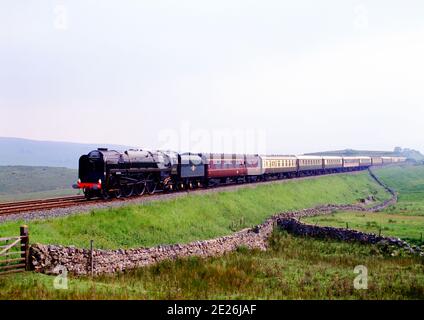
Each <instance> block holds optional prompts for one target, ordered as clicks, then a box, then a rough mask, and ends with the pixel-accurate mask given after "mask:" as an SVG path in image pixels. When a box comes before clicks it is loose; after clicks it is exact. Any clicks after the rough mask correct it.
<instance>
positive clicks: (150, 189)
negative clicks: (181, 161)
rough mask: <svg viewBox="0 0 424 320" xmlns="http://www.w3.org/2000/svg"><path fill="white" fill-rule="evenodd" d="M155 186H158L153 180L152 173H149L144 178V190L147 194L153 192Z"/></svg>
mask: <svg viewBox="0 0 424 320" xmlns="http://www.w3.org/2000/svg"><path fill="white" fill-rule="evenodd" d="M157 186H158V184H157V182H156V181H155V177H154V176H153V175H152V174H149V176H148V177H147V179H146V191H147V192H148V193H149V194H154V193H155V191H156V188H157Z"/></svg>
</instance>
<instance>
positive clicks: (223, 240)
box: [30, 172, 414, 275]
mask: <svg viewBox="0 0 424 320" xmlns="http://www.w3.org/2000/svg"><path fill="white" fill-rule="evenodd" d="M371 176H373V177H374V179H376V181H377V182H378V183H380V184H381V185H383V187H385V188H386V189H387V190H388V191H389V192H390V193H391V194H392V198H391V199H389V200H387V201H385V202H383V203H381V204H378V205H376V206H373V207H367V206H365V205H324V206H319V207H315V208H310V209H304V210H298V211H291V212H284V213H281V214H278V215H274V216H273V217H271V218H269V219H267V220H266V221H265V222H264V223H262V224H260V225H258V226H256V227H254V228H249V229H244V230H241V231H238V232H236V233H234V234H232V235H228V236H224V237H220V238H216V239H212V240H205V241H195V242H191V243H188V244H175V245H160V246H156V247H152V248H138V249H126V250H124V249H118V250H98V249H95V250H92V251H91V250H88V249H80V248H75V247H72V246H70V247H64V246H58V245H44V244H34V245H32V246H31V248H30V259H31V264H32V267H33V269H34V270H36V271H38V272H44V273H55V272H54V270H55V269H56V267H57V266H63V267H65V268H66V269H67V271H68V272H70V273H72V274H75V275H87V274H93V275H100V274H110V273H115V272H123V271H126V270H130V269H134V268H139V267H144V266H148V265H152V264H155V263H158V262H160V261H164V260H167V259H171V260H172V259H177V258H184V257H189V256H199V257H210V256H219V255H222V254H225V253H228V252H230V251H234V250H236V249H237V248H239V247H241V246H244V247H247V248H250V249H259V250H266V248H267V243H268V241H267V240H268V238H269V236H270V235H271V233H272V231H273V229H274V227H275V226H279V227H280V228H283V229H285V230H287V231H288V232H291V233H293V234H297V235H304V236H312V237H325V238H332V239H339V240H343V241H345V240H348V241H359V242H362V243H377V242H379V241H383V240H384V241H389V242H390V244H393V245H398V246H402V247H406V246H407V244H406V243H405V242H403V241H401V240H400V239H392V238H384V237H378V236H376V235H372V234H365V233H362V232H358V231H354V230H347V229H340V228H329V227H317V226H312V225H307V224H303V223H301V222H300V221H299V219H301V218H302V217H310V216H315V215H323V214H331V213H333V212H334V211H337V210H355V211H364V212H367V211H369V212H372V211H378V210H380V209H382V208H385V207H387V206H389V205H391V204H394V203H396V200H397V197H396V193H395V192H394V191H393V190H391V189H389V188H387V187H386V186H385V185H384V184H382V182H381V181H379V180H378V178H377V177H375V176H374V175H373V174H372V172H371ZM409 249H410V251H411V252H412V251H414V250H413V249H412V248H411V247H409ZM56 270H58V269H56Z"/></svg>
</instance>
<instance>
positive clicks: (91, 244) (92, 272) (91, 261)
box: [90, 240, 94, 276]
mask: <svg viewBox="0 0 424 320" xmlns="http://www.w3.org/2000/svg"><path fill="white" fill-rule="evenodd" d="M90 263H91V276H93V275H94V259H93V240H90Z"/></svg>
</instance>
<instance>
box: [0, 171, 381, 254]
mask: <svg viewBox="0 0 424 320" xmlns="http://www.w3.org/2000/svg"><path fill="white" fill-rule="evenodd" d="M371 194H372V195H374V196H375V197H376V198H377V199H378V200H383V199H387V198H388V197H389V194H388V193H387V192H386V191H385V190H384V189H383V188H381V187H380V186H379V185H377V184H376V183H375V182H374V181H373V180H372V179H371V178H370V177H369V175H368V174H367V173H366V172H362V173H358V174H355V175H337V176H325V177H320V178H318V179H309V180H290V181H287V182H285V183H273V184H269V185H260V186H257V187H255V188H242V189H239V190H237V191H232V192H219V193H210V194H202V195H189V196H187V197H181V198H177V199H173V200H167V201H158V202H149V203H146V204H144V205H130V206H125V207H121V208H111V209H102V210H93V211H91V212H89V213H86V214H79V215H74V216H68V217H62V218H54V219H49V220H38V221H30V222H29V223H28V224H29V228H30V240H31V242H33V243H34V242H41V243H50V244H62V245H76V246H77V247H88V246H89V241H90V239H93V240H94V245H95V247H97V248H129V247H140V246H153V245H158V244H171V243H185V242H190V241H194V240H201V239H210V238H214V237H218V236H222V235H227V234H230V233H232V232H234V231H235V230H239V229H242V228H245V227H251V226H253V225H256V224H259V223H262V222H263V221H264V220H265V219H266V218H267V217H269V216H271V215H272V214H274V213H278V212H281V211H286V210H292V209H301V208H309V207H313V206H316V205H320V204H327V203H333V204H346V203H355V202H357V201H358V199H360V198H365V197H367V196H369V195H371ZM23 223H24V221H17V222H7V223H4V224H1V225H0V236H1V235H4V236H8V235H14V234H16V233H17V230H19V225H21V224H23Z"/></svg>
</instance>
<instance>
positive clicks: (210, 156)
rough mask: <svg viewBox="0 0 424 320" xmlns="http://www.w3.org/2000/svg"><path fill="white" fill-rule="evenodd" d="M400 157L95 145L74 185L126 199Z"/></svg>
mask: <svg viewBox="0 0 424 320" xmlns="http://www.w3.org/2000/svg"><path fill="white" fill-rule="evenodd" d="M405 161H406V158H404V157H375V156H369V157H368V156H357V157H354V156H350V157H341V156H340V157H339V156H307V155H300V156H295V155H259V154H226V153H190V152H187V153H177V152H174V151H163V150H156V151H150V150H142V149H129V150H126V151H124V152H118V151H116V150H108V149H107V148H98V149H97V150H93V151H91V152H89V153H88V154H86V155H82V156H81V157H80V158H79V164H78V181H77V183H76V184H74V185H73V187H74V188H75V189H80V190H82V191H83V193H84V196H85V197H86V198H87V199H91V198H97V197H98V198H102V199H105V200H106V199H109V198H127V197H131V196H140V195H143V194H154V193H156V192H172V191H178V190H190V189H195V188H208V187H213V186H219V185H224V184H231V183H233V184H239V183H253V182H260V181H268V180H276V179H286V178H294V177H301V176H309V175H321V174H328V173H339V172H349V171H356V170H364V169H367V168H368V167H370V166H382V165H387V164H391V163H400V162H405Z"/></svg>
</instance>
